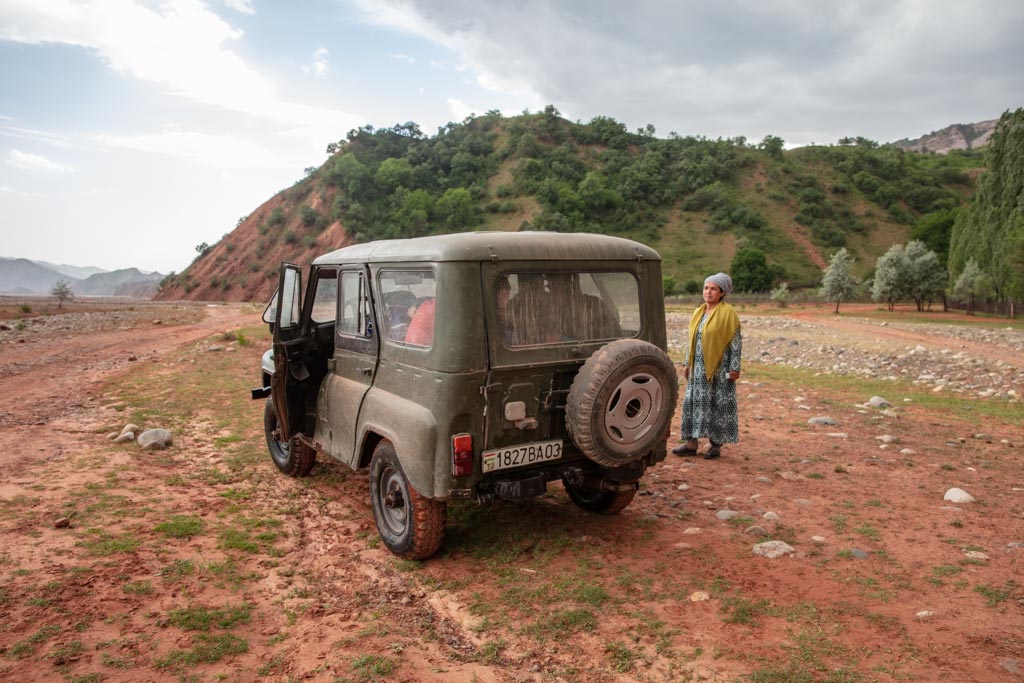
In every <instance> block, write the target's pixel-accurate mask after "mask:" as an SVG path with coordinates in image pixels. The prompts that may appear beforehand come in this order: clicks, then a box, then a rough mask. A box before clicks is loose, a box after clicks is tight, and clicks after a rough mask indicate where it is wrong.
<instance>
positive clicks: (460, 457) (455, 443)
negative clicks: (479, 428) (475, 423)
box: [452, 434, 473, 477]
mask: <svg viewBox="0 0 1024 683" xmlns="http://www.w3.org/2000/svg"><path fill="white" fill-rule="evenodd" d="M452 474H453V475H455V476H456V477H465V476H468V475H470V474H473V436H472V435H471V434H455V435H453V436H452Z"/></svg>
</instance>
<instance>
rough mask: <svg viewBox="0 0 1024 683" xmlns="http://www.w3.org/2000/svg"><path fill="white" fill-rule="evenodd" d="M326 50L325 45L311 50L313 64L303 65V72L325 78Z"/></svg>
mask: <svg viewBox="0 0 1024 683" xmlns="http://www.w3.org/2000/svg"><path fill="white" fill-rule="evenodd" d="M328 54H329V53H328V50H327V48H326V47H318V48H317V49H316V51H314V52H313V66H304V67H302V70H303V71H304V72H305V73H311V74H313V75H314V76H316V77H317V78H325V77H326V76H327V55H328Z"/></svg>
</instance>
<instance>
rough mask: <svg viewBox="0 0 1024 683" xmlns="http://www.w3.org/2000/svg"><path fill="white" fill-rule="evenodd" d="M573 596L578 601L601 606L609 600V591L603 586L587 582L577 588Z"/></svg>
mask: <svg viewBox="0 0 1024 683" xmlns="http://www.w3.org/2000/svg"><path fill="white" fill-rule="evenodd" d="M573 597H574V598H575V600H576V601H577V602H582V603H584V604H586V605H593V606H594V607H600V606H601V605H603V604H604V603H605V601H606V600H608V591H606V590H605V589H604V588H602V587H601V586H594V585H590V584H587V585H583V586H580V587H579V588H577V589H576V591H575V594H574V596H573Z"/></svg>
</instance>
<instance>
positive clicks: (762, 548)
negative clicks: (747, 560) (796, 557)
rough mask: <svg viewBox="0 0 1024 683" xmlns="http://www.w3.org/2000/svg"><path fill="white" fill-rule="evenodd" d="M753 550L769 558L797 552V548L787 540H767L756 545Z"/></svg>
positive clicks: (756, 553)
mask: <svg viewBox="0 0 1024 683" xmlns="http://www.w3.org/2000/svg"><path fill="white" fill-rule="evenodd" d="M752 550H753V553H754V554H755V555H760V556H761V557H767V558H768V559H769V560H774V559H777V558H780V557H782V556H783V555H792V554H793V553H795V552H796V548H794V547H793V546H791V545H790V544H788V543H786V542H785V541H765V542H764V543H758V544H757V545H755V546H754V547H753V548H752Z"/></svg>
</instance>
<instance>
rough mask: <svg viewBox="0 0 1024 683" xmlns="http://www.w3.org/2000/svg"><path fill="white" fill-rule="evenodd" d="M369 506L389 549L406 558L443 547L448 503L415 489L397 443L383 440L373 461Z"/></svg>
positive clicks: (423, 554)
mask: <svg viewBox="0 0 1024 683" xmlns="http://www.w3.org/2000/svg"><path fill="white" fill-rule="evenodd" d="M370 506H371V507H372V508H373V518H374V520H375V521H376V522H377V531H378V532H379V533H380V537H381V540H383V541H384V545H385V546H386V547H387V549H388V550H390V551H391V552H393V553H394V554H395V555H398V556H399V557H401V558H404V559H407V560H424V559H426V558H428V557H430V556H431V555H433V554H434V553H436V552H437V549H438V548H440V547H441V541H442V540H444V530H445V523H446V522H447V517H448V506H447V505H446V504H445V503H443V502H441V501H436V500H430V499H429V498H424V497H423V496H421V495H420V494H418V493H417V492H416V491H415V489H413V488H412V487H411V486H410V485H409V482H408V480H407V479H406V478H405V473H404V472H403V471H402V465H401V463H399V462H398V455H397V454H396V453H395V447H394V446H393V445H392V444H391V442H390V441H381V442H380V443H379V444H377V448H376V449H375V450H374V451H373V459H372V460H371V461H370Z"/></svg>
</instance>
